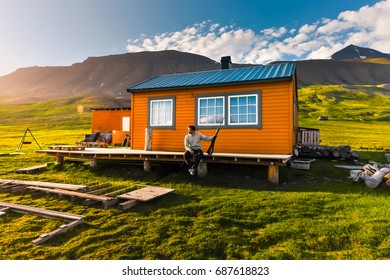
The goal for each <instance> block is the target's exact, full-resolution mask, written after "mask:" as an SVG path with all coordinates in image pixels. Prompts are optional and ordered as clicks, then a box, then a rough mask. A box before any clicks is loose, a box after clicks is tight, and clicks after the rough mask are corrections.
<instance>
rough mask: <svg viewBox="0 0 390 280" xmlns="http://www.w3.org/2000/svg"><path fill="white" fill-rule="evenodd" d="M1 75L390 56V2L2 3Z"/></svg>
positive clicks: (113, 0) (14, 0) (30, 0)
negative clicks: (85, 64) (130, 64)
mask: <svg viewBox="0 0 390 280" xmlns="http://www.w3.org/2000/svg"><path fill="white" fill-rule="evenodd" d="M0 5H1V10H0V36H1V43H0V75H6V74H8V73H11V72H13V71H15V70H16V69H17V68H21V67H30V66H68V65H71V64H73V63H77V62H82V61H84V60H85V59H86V58H87V57H90V56H105V55H110V54H122V53H126V52H138V51H144V50H148V51H157V50H164V49H176V50H179V51H185V52H192V53H197V54H201V55H205V56H207V57H210V58H211V59H214V60H217V61H218V60H219V58H220V57H221V56H225V55H230V56H231V57H232V61H233V62H235V63H262V64H264V63H268V62H270V61H274V60H300V59H322V58H323V59H326V58H328V57H329V56H330V55H331V54H332V53H334V52H336V51H338V50H340V49H342V48H343V47H345V46H347V45H349V44H356V45H358V46H362V47H371V48H375V49H377V50H379V51H382V52H385V53H390V32H389V26H390V0H383V1H379V0H365V1H363V0H317V1H313V0H310V1H308V0H302V1H299V0H295V1H293V0H286V1H277V2H276V1H270V0H267V1H264V0H257V1H255V0H247V1H245V0H239V1H233V0H196V1H195V0H193V1H189V0H62V1H60V0H0Z"/></svg>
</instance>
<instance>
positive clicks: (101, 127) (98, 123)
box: [92, 108, 131, 145]
mask: <svg viewBox="0 0 390 280" xmlns="http://www.w3.org/2000/svg"><path fill="white" fill-rule="evenodd" d="M130 119H131V109H130V108H112V109H92V132H97V131H101V132H112V141H113V143H112V144H114V145H115V144H121V143H122V141H123V139H124V138H125V137H126V134H128V133H129V132H130Z"/></svg>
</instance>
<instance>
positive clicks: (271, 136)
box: [131, 81, 295, 154]
mask: <svg viewBox="0 0 390 280" xmlns="http://www.w3.org/2000/svg"><path fill="white" fill-rule="evenodd" d="M291 84H292V82H291V81H279V82H272V83H259V84H252V85H245V86H229V87H227V86H224V87H214V88H198V89H190V90H188V89H187V90H170V91H167V90H166V91H160V92H157V91H156V92H147V93H135V94H133V98H132V105H133V110H132V118H131V120H132V124H131V127H132V128H133V129H132V131H131V133H132V148H133V149H143V148H144V139H145V137H144V135H145V128H147V127H148V123H147V122H148V116H147V114H148V98H155V97H166V96H175V98H176V116H175V120H176V124H175V130H172V129H153V130H152V149H153V150H163V151H180V150H183V151H184V136H185V135H186V134H187V126H188V125H191V124H195V123H196V120H195V108H196V104H195V102H196V96H198V95H210V94H211V95H212V94H225V93H234V92H245V91H254V90H257V91H258V90H260V91H261V94H260V99H261V100H260V102H261V112H260V113H261V129H258V128H222V129H221V130H220V132H219V135H218V139H217V141H216V144H215V152H221V153H263V154H291V153H292V146H293V143H294V142H295V141H294V139H293V123H294V121H293V95H294V92H293V91H292V90H293V87H292V86H291ZM199 131H200V132H202V133H203V134H205V135H207V136H211V135H213V134H214V132H215V128H212V129H203V128H201V129H200V130H199ZM202 145H203V149H204V150H206V149H207V148H208V147H209V143H207V142H202Z"/></svg>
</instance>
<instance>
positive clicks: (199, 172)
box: [196, 161, 207, 178]
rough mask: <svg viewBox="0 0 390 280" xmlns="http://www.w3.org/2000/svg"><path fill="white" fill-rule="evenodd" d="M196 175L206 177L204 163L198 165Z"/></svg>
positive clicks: (205, 165)
mask: <svg viewBox="0 0 390 280" xmlns="http://www.w3.org/2000/svg"><path fill="white" fill-rule="evenodd" d="M196 174H197V175H198V177H200V178H203V177H206V175H207V163H206V162H202V161H201V162H200V163H199V165H198V169H197V171H196Z"/></svg>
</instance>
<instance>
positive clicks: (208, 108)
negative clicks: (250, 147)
mask: <svg viewBox="0 0 390 280" xmlns="http://www.w3.org/2000/svg"><path fill="white" fill-rule="evenodd" d="M196 102H197V103H196V104H197V108H196V113H197V126H198V127H216V126H218V125H220V124H222V126H224V127H237V128H238V127H242V128H244V127H253V128H258V129H261V92H260V91H250V92H232V93H225V94H220V95H217V96H201V95H199V96H198V97H197V99H196Z"/></svg>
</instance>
